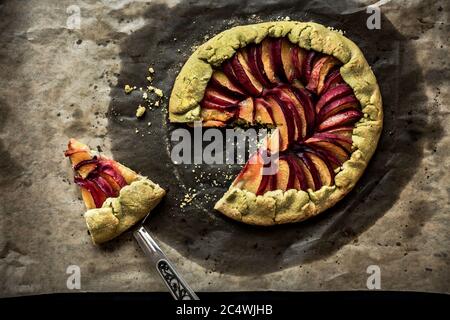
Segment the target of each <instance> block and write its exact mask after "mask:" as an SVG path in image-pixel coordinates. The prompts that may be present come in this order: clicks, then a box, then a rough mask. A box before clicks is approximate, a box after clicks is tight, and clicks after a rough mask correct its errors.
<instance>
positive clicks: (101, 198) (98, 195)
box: [75, 177, 106, 208]
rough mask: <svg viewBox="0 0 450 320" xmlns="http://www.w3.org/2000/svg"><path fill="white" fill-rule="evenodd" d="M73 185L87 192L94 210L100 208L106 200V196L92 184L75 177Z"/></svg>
mask: <svg viewBox="0 0 450 320" xmlns="http://www.w3.org/2000/svg"><path fill="white" fill-rule="evenodd" d="M75 183H76V184H77V185H79V186H80V187H82V188H84V189H86V190H87V191H89V193H90V194H91V196H92V199H93V200H94V203H95V207H96V208H100V207H101V206H102V205H103V202H105V200H106V196H105V194H104V193H103V192H102V191H101V190H100V188H99V187H97V185H96V184H95V183H94V182H92V181H89V180H84V179H82V178H79V177H75ZM86 206H87V204H86Z"/></svg>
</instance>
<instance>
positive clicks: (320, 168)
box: [306, 152, 334, 186]
mask: <svg viewBox="0 0 450 320" xmlns="http://www.w3.org/2000/svg"><path fill="white" fill-rule="evenodd" d="M306 156H307V157H308V158H309V159H310V160H311V162H312V163H313V164H314V166H315V167H316V169H317V173H318V174H319V178H320V183H321V186H331V185H332V184H333V182H334V171H333V168H332V167H331V166H330V165H329V164H328V161H327V160H326V159H324V158H323V157H322V156H321V155H320V154H318V153H316V152H307V153H306Z"/></svg>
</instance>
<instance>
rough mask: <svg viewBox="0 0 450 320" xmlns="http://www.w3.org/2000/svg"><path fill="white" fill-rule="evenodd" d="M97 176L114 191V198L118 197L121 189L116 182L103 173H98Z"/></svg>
mask: <svg viewBox="0 0 450 320" xmlns="http://www.w3.org/2000/svg"><path fill="white" fill-rule="evenodd" d="M99 175H100V176H101V177H102V178H103V179H105V180H106V181H107V182H108V184H109V185H110V186H111V188H112V189H113V190H114V194H115V197H117V196H118V195H119V192H120V189H121V187H120V186H119V184H118V183H117V182H116V180H114V178H113V177H111V176H110V175H108V174H106V173H103V172H101V173H99Z"/></svg>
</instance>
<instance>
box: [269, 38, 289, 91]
mask: <svg viewBox="0 0 450 320" xmlns="http://www.w3.org/2000/svg"><path fill="white" fill-rule="evenodd" d="M282 42H283V39H282V38H276V39H274V40H272V42H271V44H272V51H271V53H272V56H271V58H272V64H273V66H274V67H275V73H276V75H277V76H278V78H279V79H280V80H281V81H282V82H285V83H286V82H287V78H286V75H285V72H284V68H283V61H282V59H281V47H282Z"/></svg>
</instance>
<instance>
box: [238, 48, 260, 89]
mask: <svg viewBox="0 0 450 320" xmlns="http://www.w3.org/2000/svg"><path fill="white" fill-rule="evenodd" d="M231 65H232V68H233V72H234V74H235V76H236V78H237V80H238V81H239V83H240V84H241V85H242V87H243V88H244V89H245V90H246V91H247V93H249V94H251V95H254V96H259V95H260V94H261V92H262V90H263V87H262V85H261V83H260V82H259V81H258V80H257V79H256V78H255V77H254V76H253V74H252V71H251V69H250V67H249V65H248V62H247V60H246V59H245V57H244V55H243V53H242V52H241V51H238V52H237V53H236V54H235V55H234V57H233V58H232V60H231Z"/></svg>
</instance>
